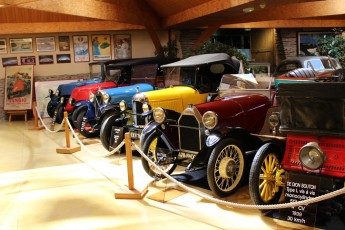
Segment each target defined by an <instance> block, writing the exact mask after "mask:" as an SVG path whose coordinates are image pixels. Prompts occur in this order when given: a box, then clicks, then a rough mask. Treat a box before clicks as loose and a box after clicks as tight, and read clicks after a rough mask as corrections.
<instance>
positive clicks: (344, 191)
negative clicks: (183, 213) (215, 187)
mask: <svg viewBox="0 0 345 230" xmlns="http://www.w3.org/2000/svg"><path fill="white" fill-rule="evenodd" d="M36 110H37V107H36ZM37 112H38V110H37ZM37 114H38V117H39V119H40V120H41V122H42V124H43V125H44V127H45V129H46V130H48V131H50V132H57V131H59V130H60V129H61V128H62V125H63V123H64V122H62V123H61V124H60V127H59V129H58V130H57V131H55V130H54V131H51V130H50V129H49V128H48V127H47V126H46V125H45V124H44V123H43V120H42V118H41V116H40V114H39V113H37ZM67 124H68V126H69V128H70V130H71V132H72V134H73V136H74V137H75V138H76V140H77V141H78V143H79V144H80V145H81V146H82V147H83V148H84V149H85V150H86V151H87V152H88V153H89V154H91V155H94V156H98V157H100V156H101V157H107V156H110V155H112V154H114V153H115V152H118V151H119V150H120V149H121V147H122V146H123V145H124V144H125V140H123V141H122V142H121V143H120V144H119V145H118V146H117V147H116V148H115V149H114V150H112V151H111V152H108V153H102V154H96V153H94V152H92V151H91V150H89V149H88V148H87V147H86V146H85V145H84V144H83V142H82V141H81V140H80V139H79V137H78V135H77V134H76V133H75V132H74V129H73V127H72V125H71V124H70V122H69V121H68V120H67ZM132 144H133V145H134V147H135V149H136V150H137V151H138V152H139V153H140V155H141V156H142V157H143V158H144V159H145V160H147V161H148V162H149V163H150V164H151V165H153V166H154V167H155V169H157V170H158V171H159V172H161V173H162V174H163V175H164V176H165V177H166V178H167V179H168V180H170V181H172V182H173V183H175V184H177V185H178V186H180V187H181V188H182V189H184V190H185V191H187V192H190V193H192V194H194V195H197V196H199V197H201V198H204V199H206V200H208V201H211V202H214V203H216V204H220V205H224V206H229V207H232V208H241V209H261V210H272V209H283V208H292V207H296V206H301V205H308V204H312V203H316V202H320V201H323V200H327V199H330V198H333V197H336V196H339V195H342V194H345V187H344V188H341V189H339V190H336V191H333V192H330V193H327V194H324V195H321V196H318V197H313V198H310V199H306V200H303V201H296V202H291V203H282V204H272V205H250V204H239V203H236V202H230V201H224V200H220V199H217V198H214V197H211V196H209V195H207V194H205V193H203V192H200V191H198V190H195V189H192V188H190V187H188V186H186V185H184V184H183V183H181V182H179V181H177V180H176V179H174V178H173V177H172V176H170V175H169V174H167V173H166V172H164V171H163V170H162V169H161V168H160V167H159V166H158V165H156V164H155V163H154V162H153V161H152V160H151V159H150V158H148V157H147V156H146V154H145V153H144V152H143V151H142V150H141V148H140V147H139V146H138V145H137V144H135V143H134V142H132Z"/></svg>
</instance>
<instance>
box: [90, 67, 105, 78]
mask: <svg viewBox="0 0 345 230" xmlns="http://www.w3.org/2000/svg"><path fill="white" fill-rule="evenodd" d="M102 67H103V66H102V65H100V64H98V65H96V64H95V65H89V69H90V78H91V79H92V78H102Z"/></svg>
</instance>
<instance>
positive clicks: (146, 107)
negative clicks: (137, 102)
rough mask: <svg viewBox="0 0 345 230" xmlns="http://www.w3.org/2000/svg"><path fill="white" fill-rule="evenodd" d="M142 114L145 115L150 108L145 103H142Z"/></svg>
mask: <svg viewBox="0 0 345 230" xmlns="http://www.w3.org/2000/svg"><path fill="white" fill-rule="evenodd" d="M142 109H143V112H144V113H146V112H148V111H149V110H150V106H149V104H147V103H144V104H143V106H142Z"/></svg>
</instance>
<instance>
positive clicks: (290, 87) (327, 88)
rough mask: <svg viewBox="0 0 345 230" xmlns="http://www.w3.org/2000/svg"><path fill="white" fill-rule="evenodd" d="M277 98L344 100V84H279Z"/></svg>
mask: <svg viewBox="0 0 345 230" xmlns="http://www.w3.org/2000/svg"><path fill="white" fill-rule="evenodd" d="M277 95H278V96H291V97H320V98H345V82H300V83H285V84H284V83H283V84H279V88H278V91H277Z"/></svg>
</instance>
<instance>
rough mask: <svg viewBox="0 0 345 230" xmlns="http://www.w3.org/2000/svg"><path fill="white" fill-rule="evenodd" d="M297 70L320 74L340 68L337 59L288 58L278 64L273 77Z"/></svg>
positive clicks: (315, 57) (320, 57) (323, 57)
mask: <svg viewBox="0 0 345 230" xmlns="http://www.w3.org/2000/svg"><path fill="white" fill-rule="evenodd" d="M298 68H308V69H312V70H314V72H317V73H322V72H328V71H332V70H335V69H341V68H342V67H341V65H340V63H339V61H338V60H337V59H335V58H331V57H326V56H298V57H289V58H287V59H285V60H283V61H282V62H281V63H279V64H278V66H277V67H276V68H275V71H274V73H273V76H274V77H277V76H279V75H283V74H285V73H287V72H289V71H291V70H294V69H298Z"/></svg>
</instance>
